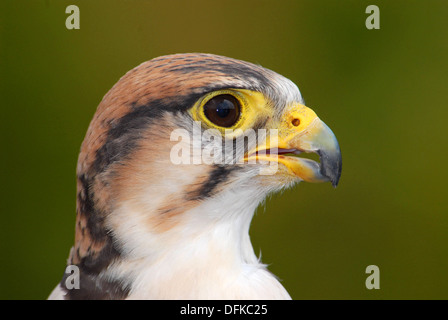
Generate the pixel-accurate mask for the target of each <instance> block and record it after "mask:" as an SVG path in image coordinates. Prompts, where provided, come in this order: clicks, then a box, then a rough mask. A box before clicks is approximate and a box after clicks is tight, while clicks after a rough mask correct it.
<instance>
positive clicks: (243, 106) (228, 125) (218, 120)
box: [192, 89, 248, 133]
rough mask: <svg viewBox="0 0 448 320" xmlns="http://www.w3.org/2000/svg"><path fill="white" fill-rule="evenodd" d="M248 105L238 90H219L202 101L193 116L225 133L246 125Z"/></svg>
mask: <svg viewBox="0 0 448 320" xmlns="http://www.w3.org/2000/svg"><path fill="white" fill-rule="evenodd" d="M247 104H248V102H247V99H246V98H245V97H244V95H243V94H242V93H240V92H238V91H236V90H232V89H224V90H218V91H214V92H211V93H209V94H207V95H205V96H204V97H203V98H202V99H200V100H199V101H198V102H197V103H196V104H195V106H194V107H193V110H192V115H193V118H194V120H195V121H201V122H203V123H204V124H205V125H206V126H207V127H209V128H214V129H218V130H219V131H221V132H222V133H224V132H225V130H228V129H236V128H238V127H240V125H241V124H242V123H244V121H245V118H246V116H245V113H246V110H247Z"/></svg>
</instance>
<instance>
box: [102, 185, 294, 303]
mask: <svg viewBox="0 0 448 320" xmlns="http://www.w3.org/2000/svg"><path fill="white" fill-rule="evenodd" d="M226 189H227V190H229V189H230V191H226V192H225V193H222V194H220V195H219V196H216V197H214V198H211V199H207V200H206V201H204V202H203V203H201V205H199V206H197V207H195V208H193V209H191V210H189V211H187V212H184V213H182V218H181V221H180V222H179V223H178V224H177V225H175V226H174V227H172V228H171V229H170V230H167V231H165V232H163V233H160V234H155V233H151V232H148V230H147V228H145V217H146V215H145V214H141V212H140V213H137V212H130V210H132V208H131V207H129V206H123V207H121V208H120V212H121V213H122V214H120V212H118V214H116V215H114V216H115V218H114V219H115V221H112V223H113V225H114V229H113V230H115V234H116V236H117V238H118V239H123V241H122V244H121V245H122V249H123V252H126V253H127V255H125V257H124V259H123V260H121V261H120V262H119V263H116V264H113V265H112V266H110V267H109V268H108V269H107V271H106V274H104V275H103V276H106V277H109V276H111V277H114V278H115V277H121V278H123V277H125V278H129V277H130V278H131V279H132V287H131V290H130V293H129V296H128V298H129V299H291V298H290V296H289V294H288V293H287V292H286V290H285V289H284V288H283V287H282V285H281V284H280V283H279V282H278V280H277V279H276V278H275V276H274V275H272V274H271V273H270V272H269V271H268V270H267V269H266V267H265V265H263V264H262V263H261V262H260V261H259V259H258V258H257V257H256V256H255V254H254V251H253V248H252V244H251V242H250V238H249V227H250V223H251V220H252V217H253V215H254V212H255V209H256V208H257V206H258V204H259V203H260V202H261V201H262V200H263V199H264V197H265V192H263V191H262V190H260V191H259V192H257V191H255V192H254V190H253V189H252V190H250V189H249V188H246V189H244V188H237V189H238V194H236V193H235V192H233V191H231V190H232V189H234V188H226ZM121 215H123V217H124V216H125V217H127V218H126V219H124V218H120V216H121ZM131 217H132V218H131ZM146 219H147V217H146ZM130 235H132V236H130Z"/></svg>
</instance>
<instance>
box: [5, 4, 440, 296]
mask: <svg viewBox="0 0 448 320" xmlns="http://www.w3.org/2000/svg"><path fill="white" fill-rule="evenodd" d="M70 4H76V5H78V6H79V8H80V13H81V25H80V26H81V28H80V30H67V29H66V27H65V19H66V18H67V16H68V15H67V14H66V13H65V8H66V7H67V6H68V5H70ZM370 4H376V5H378V6H379V8H380V12H381V13H380V17H381V20H380V23H381V24H380V26H381V29H380V30H367V29H366V27H365V20H366V18H367V16H368V15H367V14H366V13H365V9H366V7H367V5H370ZM179 52H209V53H215V54H221V55H226V56H230V57H233V58H238V59H243V60H247V61H251V62H254V63H259V64H261V65H263V66H265V67H267V68H270V69H272V70H275V71H277V72H278V73H280V74H283V75H285V76H286V77H288V78H290V79H291V80H293V81H294V82H296V83H297V85H298V86H299V88H300V89H301V91H302V94H303V96H304V97H305V99H306V102H307V105H308V106H310V107H312V108H313V109H314V110H315V111H316V112H317V114H319V116H320V117H321V118H322V119H323V120H324V121H325V122H326V123H327V124H328V125H329V126H330V127H331V128H332V129H333V131H334V132H335V134H336V136H337V137H338V140H339V142H340V145H341V148H342V151H343V163H344V166H343V172H342V179H341V182H340V185H339V187H338V188H337V189H333V188H332V187H331V186H330V184H325V185H322V184H320V185H312V184H306V183H302V184H300V185H299V186H297V187H295V188H294V189H291V190H288V191H286V192H285V193H284V194H282V195H275V196H273V197H272V198H271V199H270V200H269V201H268V202H267V203H266V204H265V205H264V206H263V207H261V208H260V209H259V210H258V213H257V215H256V217H255V219H254V221H253V224H252V229H251V237H252V239H253V243H254V247H255V250H256V252H258V251H259V250H261V252H262V256H263V261H264V262H265V263H267V264H270V269H271V270H272V271H273V272H274V273H275V274H276V275H278V276H279V278H281V279H282V281H283V284H284V286H285V287H286V288H287V289H288V291H289V292H290V293H291V295H292V297H293V298H294V299H447V298H448V257H447V251H448V250H447V249H448V216H447V215H448V206H447V205H446V199H447V196H448V188H447V181H448V180H447V179H448V169H447V167H446V166H447V163H448V151H447V149H448V128H447V125H446V121H447V119H448V111H447V110H448V104H447V91H448V90H447V89H448V88H447V84H448V68H447V57H448V4H447V3H446V2H445V1H409V0H406V1H404V0H402V1H384V0H383V1H377V0H371V1H370V0H369V1H363V0H353V1H330V0H327V1H312V0H300V1H267V0H257V1H255V0H253V1H236V0H226V1H143V0H140V1H137V0H128V1H125V0H121V1H111V0H107V1H79V0H71V1H61V0H57V1H56V0H53V1H50V0H47V1H43V0H34V1H23V0H22V1H17V0H14V1H13V0H2V1H1V2H0V68H1V69H0V90H1V91H0V94H1V96H0V98H1V99H0V104H1V134H0V138H1V143H2V148H1V150H2V151H1V157H0V170H1V184H0V188H1V192H0V195H1V202H0V209H1V231H0V237H1V238H0V240H1V242H0V243H1V248H0V249H1V254H0V259H1V263H0V271H1V273H0V276H1V281H0V298H3V299H45V298H46V297H47V296H48V294H49V293H50V292H51V290H52V289H53V288H54V286H55V285H56V283H58V282H59V281H60V279H61V277H62V273H63V270H64V266H65V259H66V258H67V256H68V252H69V248H70V247H71V245H72V243H73V237H74V219H75V195H76V192H75V181H76V180H75V168H76V161H77V155H78V151H79V147H80V144H81V142H82V140H83V138H84V134H85V131H86V130H87V127H88V124H89V122H90V119H91V117H92V115H93V114H94V112H95V109H96V107H97V105H98V103H99V102H100V100H101V98H102V97H103V95H104V94H105V93H106V92H107V91H108V90H109V89H110V88H111V87H112V85H113V84H114V83H115V82H116V81H117V80H118V79H119V78H120V77H121V76H122V75H123V74H124V73H125V72H127V71H128V70H130V69H131V68H133V67H135V66H137V65H138V64H140V63H141V62H143V61H146V60H149V59H151V58H154V57H156V56H159V55H164V54H171V53H179ZM371 264H374V265H377V266H379V268H380V271H381V289H379V290H367V289H366V287H365V279H366V277H367V275H366V274H365V269H366V267H367V266H368V265H371Z"/></svg>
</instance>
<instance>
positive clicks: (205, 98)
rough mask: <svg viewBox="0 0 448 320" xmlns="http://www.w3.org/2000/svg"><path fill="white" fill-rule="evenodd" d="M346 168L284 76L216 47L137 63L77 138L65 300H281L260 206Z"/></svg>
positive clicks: (330, 137) (335, 177)
mask: <svg viewBox="0 0 448 320" xmlns="http://www.w3.org/2000/svg"><path fill="white" fill-rule="evenodd" d="M310 153H312V154H316V158H317V157H318V158H319V161H314V160H312V159H309V157H308V158H307V157H304V155H306V154H310ZM316 160H317V159H316ZM340 175H341V153H340V149H339V146H338V142H337V140H336V138H335V136H334V134H333V133H332V131H331V130H330V129H329V128H328V126H327V125H325V124H324V122H322V121H321V120H320V119H319V118H318V116H317V115H316V113H315V112H314V111H313V110H311V109H310V108H308V107H306V106H305V104H304V101H303V99H302V96H301V94H300V91H299V89H298V88H297V86H296V85H295V84H294V83H292V82H291V81H290V80H288V79H286V78H284V77H283V76H281V75H279V74H277V73H275V72H273V71H271V70H268V69H265V68H263V67H261V66H258V65H254V64H251V63H248V62H244V61H240V60H235V59H230V58H227V57H223V56H217V55H211V54H176V55H169V56H162V57H159V58H156V59H153V60H150V61H148V62H145V63H143V64H141V65H139V66H138V67H136V68H135V69H133V70H131V71H129V72H128V73H127V74H126V75H124V76H123V77H122V78H121V79H120V80H119V81H118V82H117V83H116V84H115V85H114V86H113V88H112V89H111V90H110V91H109V92H108V93H107V94H106V95H105V96H104V98H103V100H102V101H101V103H100V105H99V107H98V109H97V111H96V113H95V115H94V117H93V120H92V122H91V123H90V126H89V128H88V131H87V134H86V137H85V140H84V142H83V144H82V147H81V152H80V155H79V160H78V167H77V217H76V236H75V245H74V247H73V248H72V251H71V254H70V257H69V261H68V264H70V265H76V266H78V267H79V270H80V275H81V277H80V279H81V281H80V285H81V288H80V289H74V290H68V289H67V288H64V281H65V280H66V279H67V276H65V277H64V279H63V280H62V282H61V285H60V287H61V288H62V289H61V292H62V295H63V296H64V297H65V298H72V299H76V298H93V299H122V298H131V299H132V298H137V299H139V298H150V299H153V298H154V299H165V298H166V299H172V298H173V299H183V298H186V299H195V298H200V299H203V298H207V299H227V298H230V299H271V298H273V299H275V298H289V295H288V294H287V292H286V291H285V289H283V287H282V286H281V285H280V283H279V282H278V281H277V279H276V278H275V277H274V276H273V275H272V274H270V273H269V271H267V269H266V267H265V266H264V265H263V264H261V262H260V261H259V259H258V258H257V257H256V256H255V255H254V252H253V249H252V245H251V243H250V239H249V226H250V222H251V219H252V217H253V214H254V211H255V210H256V208H257V206H258V205H259V204H260V202H262V201H263V200H264V199H265V197H266V196H267V195H268V194H269V193H271V192H275V191H278V190H280V189H282V188H285V187H289V186H292V185H293V184H295V183H298V182H300V181H307V182H331V183H332V184H333V186H336V185H337V184H338V181H339V177H340Z"/></svg>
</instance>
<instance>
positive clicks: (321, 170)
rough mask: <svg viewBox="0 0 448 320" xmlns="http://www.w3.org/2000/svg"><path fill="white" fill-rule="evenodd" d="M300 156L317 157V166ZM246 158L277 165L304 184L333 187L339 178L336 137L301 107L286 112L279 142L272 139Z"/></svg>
mask: <svg viewBox="0 0 448 320" xmlns="http://www.w3.org/2000/svg"><path fill="white" fill-rule="evenodd" d="M263 149H264V150H263ZM303 152H305V153H316V154H318V155H319V158H320V164H319V163H318V162H316V161H313V160H310V159H306V158H300V154H301V153H303ZM249 154H250V156H249V157H246V159H248V160H249V159H254V158H255V159H257V160H267V161H277V162H278V163H281V164H283V165H285V166H286V167H287V168H288V169H289V172H290V173H291V174H293V175H295V176H297V177H299V178H300V179H302V180H304V181H307V182H327V181H330V182H331V183H332V185H333V186H334V187H336V186H337V184H338V182H339V178H340V176H341V169H342V158H341V150H340V148H339V144H338V141H337V140H336V137H335V135H334V134H333V132H332V131H331V129H330V128H329V127H328V126H327V125H326V124H325V123H324V122H323V121H322V120H320V119H319V118H318V117H317V115H316V113H315V112H314V111H313V110H311V109H310V108H308V107H306V106H304V105H301V104H296V105H293V106H291V107H289V108H287V110H286V111H285V113H284V116H283V119H282V120H281V123H280V125H279V128H278V141H273V140H272V137H271V139H270V141H267V143H266V146H265V147H264V148H261V147H259V148H257V150H255V152H252V153H249Z"/></svg>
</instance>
